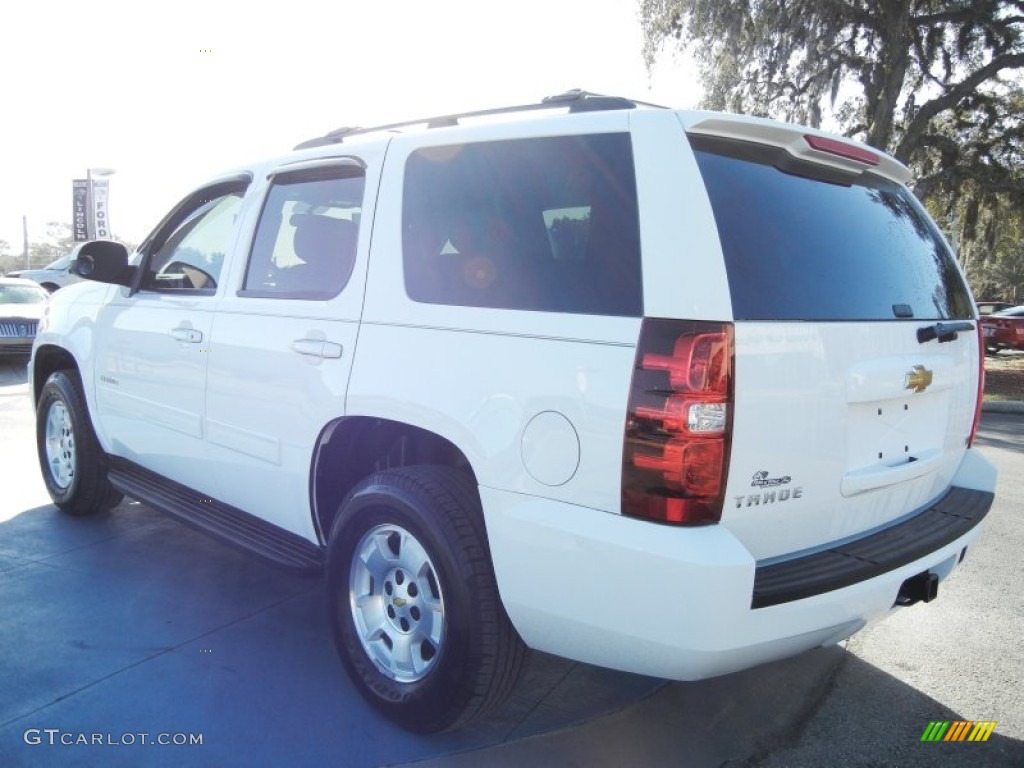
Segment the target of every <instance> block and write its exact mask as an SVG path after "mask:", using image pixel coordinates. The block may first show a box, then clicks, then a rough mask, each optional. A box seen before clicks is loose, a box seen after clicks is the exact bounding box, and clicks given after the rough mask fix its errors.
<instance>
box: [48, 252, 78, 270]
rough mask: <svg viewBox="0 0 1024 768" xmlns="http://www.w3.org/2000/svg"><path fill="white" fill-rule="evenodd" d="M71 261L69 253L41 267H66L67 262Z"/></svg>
mask: <svg viewBox="0 0 1024 768" xmlns="http://www.w3.org/2000/svg"><path fill="white" fill-rule="evenodd" d="M70 263H71V254H68V255H67V256H61V257H60V258H59V259H57V260H56V261H54V262H51V263H50V264H47V265H46V266H45V267H43V269H67V266H68V264H70Z"/></svg>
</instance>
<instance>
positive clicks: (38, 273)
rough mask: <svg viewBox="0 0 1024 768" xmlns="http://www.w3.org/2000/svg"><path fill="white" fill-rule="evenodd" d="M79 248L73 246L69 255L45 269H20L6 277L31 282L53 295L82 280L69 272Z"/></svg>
mask: <svg viewBox="0 0 1024 768" xmlns="http://www.w3.org/2000/svg"><path fill="white" fill-rule="evenodd" d="M80 247H81V246H80V245H78V246H75V249H74V250H72V251H71V252H70V253H67V254H65V255H63V256H61V257H60V258H59V259H57V260H56V261H54V262H51V263H50V264H47V265H46V266H45V267H40V268H39V269H21V270H17V271H15V272H8V273H7V277H20V278H23V279H25V280H32V281H34V282H36V283H39V285H41V286H43V288H45V289H46V290H48V291H49V292H50V293H53V292H54V291H56V290H57V289H58V288H63V287H64V286H66V285H71V284H72V283H77V282H79V281H80V280H81V279H82V278H81V277H79V276H78V275H76V274H74V273H73V272H72V271H71V262H72V260H73V259H74V257H75V252H76V251H77V250H78V249H79V248H80Z"/></svg>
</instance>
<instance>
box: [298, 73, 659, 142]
mask: <svg viewBox="0 0 1024 768" xmlns="http://www.w3.org/2000/svg"><path fill="white" fill-rule="evenodd" d="M638 106H644V107H658V108H659V109H663V107H660V106H659V105H657V104H648V103H647V102H643V101H635V100H632V99H625V98H623V97H621V96H604V95H602V94H599V93H591V92H590V91H582V90H580V89H579V88H574V89H573V90H571V91H566V92H565V93H559V94H556V95H554V96H546V97H545V98H543V99H541V101H540V102H539V103H537V104H520V105H517V106H513V107H498V108H496V109H480V110H476V111H474V112H458V113H456V114H452V115H438V116H436V117H421V118H419V119H418V120H405V121H403V122H401V123H388V124H387V125H375V126H372V127H368V128H360V127H346V128H336V129H335V130H333V131H330V132H328V133H327V134H325V135H323V136H317V137H316V138H313V139H309V140H307V141H304V142H302V143H301V144H297V145H296V146H295V149H308V148H309V147H322V146H325V145H328V144H340V143H341V142H342V141H344V140H345V138H346V137H347V136H357V135H359V134H361V133H376V132H378V131H393V130H396V129H398V128H407V127H409V126H412V125H425V126H426V127H427V128H428V129H429V128H449V127H452V126H456V125H458V124H459V120H462V119H465V118H473V117H488V116H490V115H503V114H508V113H512V112H532V111H535V110H541V109H557V108H559V107H567V108H568V110H569V112H603V111H607V110H613V109H635V108H636V107H638Z"/></svg>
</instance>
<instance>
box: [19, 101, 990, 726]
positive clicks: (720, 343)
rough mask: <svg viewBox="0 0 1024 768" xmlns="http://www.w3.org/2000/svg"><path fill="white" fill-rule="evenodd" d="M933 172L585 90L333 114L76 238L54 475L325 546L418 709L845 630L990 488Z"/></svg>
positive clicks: (938, 574) (107, 499)
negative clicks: (550, 678) (100, 233)
mask: <svg viewBox="0 0 1024 768" xmlns="http://www.w3.org/2000/svg"><path fill="white" fill-rule="evenodd" d="M481 117H483V118H486V119H482V120H481V119H479V118H481ZM908 176H909V174H908V171H907V169H906V168H905V167H903V166H902V165H901V164H900V163H898V162H897V161H895V160H893V159H892V158H890V157H887V156H885V155H883V154H881V153H879V152H877V151H875V150H873V149H870V148H868V147H866V146H863V145H861V144H857V143H855V142H852V141H850V140H847V139H841V138H837V137H832V136H829V135H826V134H823V133H821V132H819V131H816V130H812V129H808V128H802V127H798V126H793V125H786V124H782V123H777V122H771V121H766V120H761V119H754V118H749V117H739V116H733V115H723V114H710V113H703V112H689V111H676V110H672V109H663V108H652V107H647V106H645V105H638V104H635V103H633V102H630V101H628V100H626V99H621V98H616V97H601V96H594V95H591V94H586V93H582V92H572V93H569V94H565V95H562V96H560V97H555V98H554V99H549V100H545V101H544V102H541V103H539V104H535V105H527V106H521V107H510V108H508V109H503V110H488V111H485V112H477V113H469V114H463V115H448V116H444V117H441V118H433V119H429V120H419V121H415V122H414V123H409V124H403V125H391V126H384V127H382V128H377V129H362V130H339V131H335V132H332V133H329V134H327V135H325V136H323V137H319V138H317V139H313V140H310V141H307V142H304V143H303V144H301V145H299V147H298V148H296V150H294V151H293V152H290V153H288V154H286V155H283V156H280V157H275V158H272V159H269V160H267V161H265V162H262V163H258V164H254V165H250V166H247V167H244V168H239V169H236V170H234V171H232V172H230V173H228V174H225V175H221V176H218V177H216V178H214V179H212V180H211V181H210V182H209V183H208V184H206V185H204V186H203V187H201V188H199V189H197V190H195V191H193V192H192V193H190V194H189V195H188V196H187V197H185V198H184V199H183V200H182V202H181V203H180V204H179V205H178V206H177V207H176V208H174V209H173V210H172V211H171V212H170V213H169V214H168V215H167V216H166V217H165V218H164V220H163V221H162V223H161V224H160V225H159V226H158V227H157V228H156V229H155V230H154V231H153V233H152V234H151V235H150V236H149V237H148V238H147V239H146V241H145V242H144V243H143V244H142V246H140V248H139V250H138V251H137V252H136V253H135V254H134V255H132V256H130V257H129V254H128V253H127V252H126V250H125V248H124V247H123V246H120V245H118V244H116V243H112V242H96V243H91V244H89V245H86V246H83V248H82V249H81V252H80V254H79V256H78V259H77V261H76V264H75V267H74V269H75V270H76V272H77V273H78V274H80V275H83V276H87V277H89V278H91V282H89V283H86V284H83V285H78V286H74V287H72V288H71V289H69V290H66V291H61V292H60V293H59V294H58V295H57V296H55V297H54V299H53V301H52V302H51V305H50V310H49V314H48V317H47V318H46V319H45V320H44V322H43V326H42V328H41V329H40V332H39V336H38V339H37V341H36V344H35V347H34V355H33V360H32V363H31V366H30V374H31V384H32V394H33V397H34V398H35V402H36V410H37V416H38V424H39V427H38V435H39V457H40V462H41V465H42V471H43V476H44V478H45V481H46V485H47V487H48V489H49V491H50V494H51V495H52V497H53V499H54V502H55V503H56V504H57V506H59V507H60V508H61V509H63V510H65V511H66V512H68V513H71V514H76V515H80V514H90V513H93V512H96V511H97V510H100V509H104V508H108V507H110V506H112V505H114V504H116V503H117V501H118V499H119V498H120V497H121V494H127V495H129V496H132V497H134V498H136V499H139V500H141V501H143V502H145V503H147V504H149V505H151V506H153V507H156V508H158V509H162V510H164V511H166V512H168V513H170V514H172V515H175V516H177V517H179V518H181V519H183V520H185V521H188V522H189V523H191V524H193V525H196V526H198V527H200V528H202V529H205V530H207V531H209V532H210V533H212V534H214V535H217V536H220V537H222V538H224V539H227V540H230V541H233V542H235V543H236V544H240V545H242V546H245V547H247V548H249V549H252V550H253V551H255V552H258V553H261V554H263V555H265V556H267V557H270V558H272V559H274V560H276V561H278V562H281V563H285V564H288V565H292V566H295V567H301V568H310V569H323V570H324V571H325V577H326V581H327V586H328V593H329V607H330V616H331V626H332V631H333V633H334V637H335V639H336V642H337V646H338V650H339V653H340V655H341V658H342V661H343V662H344V665H345V667H346V669H347V670H348V672H349V674H350V676H351V678H352V680H353V682H354V684H355V686H356V687H357V688H358V689H359V690H360V692H361V693H362V694H363V695H364V696H365V697H366V699H367V700H368V701H369V702H370V703H371V704H373V705H374V706H375V707H377V708H378V709H379V710H380V711H381V712H383V713H384V714H385V715H386V716H388V717H390V718H392V719H393V720H395V721H396V722H398V723H401V724H402V725H404V726H406V727H408V728H411V729H414V730H419V731H437V730H442V729H446V728H453V727H457V726H459V725H462V724H465V723H467V722H469V721H470V720H471V719H472V718H473V717H476V716H478V715H480V714H481V713H483V712H485V711H486V710H487V709H488V708H489V707H492V706H493V705H495V704H496V703H497V702H499V701H500V700H501V699H502V697H504V696H505V695H506V694H507V693H508V691H509V690H510V689H511V687H512V686H513V684H514V683H515V680H516V677H517V675H518V673H519V670H520V668H521V666H522V662H523V658H524V652H525V648H526V647H529V648H535V649H540V650H543V651H547V652H550V653H554V654H560V655H562V656H566V657H569V658H572V659H578V660H580V661H584V662H589V663H592V664H598V665H602V666H606V667H613V668H616V669H621V670H628V671H631V672H637V673H641V674H645V675H655V676H659V677H665V678H673V679H678V680H694V679H699V678H705V677H709V676H714V675H722V674H725V673H728V672H732V671H735V670H740V669H744V668H747V667H751V666H754V665H757V664H761V663H764V662H768V661H771V660H774V659H780V658H783V657H788V656H792V655H795V654H798V653H800V652H802V651H805V650H808V649H811V648H815V647H818V646H823V645H828V644H831V643H836V642H837V641H839V640H842V639H844V638H846V637H849V636H850V635H851V634H853V633H854V632H856V631H858V630H859V629H861V628H863V627H864V626H866V625H867V624H868V623H869V622H872V621H875V620H876V619H880V618H882V617H884V616H886V615H888V614H890V613H891V612H892V611H894V610H897V609H898V608H899V607H901V606H907V605H910V604H913V603H915V602H919V601H929V600H931V599H932V598H934V597H935V596H936V594H937V591H938V587H939V585H940V584H941V582H942V581H943V580H944V579H946V578H947V577H948V576H949V575H950V574H951V573H952V572H953V570H954V569H955V568H956V566H957V564H958V563H960V562H961V561H962V560H963V558H964V556H965V554H966V552H967V550H968V548H969V546H970V545H971V543H972V542H973V541H974V540H975V538H976V537H977V535H978V532H979V530H980V526H979V524H980V523H981V521H982V520H983V518H984V517H985V515H986V513H987V512H988V510H989V507H990V505H991V503H992V499H993V490H994V488H995V480H996V473H995V469H994V468H993V466H992V465H991V464H990V463H989V462H988V461H986V459H985V458H984V457H982V456H981V455H980V454H979V452H978V451H977V450H976V449H974V448H972V442H973V440H974V436H975V432H976V429H977V425H978V419H979V416H980V403H981V392H980V382H981V376H980V371H981V366H982V357H983V356H982V354H981V337H980V334H979V330H978V321H977V317H976V310H975V306H974V303H973V299H972V297H971V294H970V292H969V290H968V287H967V285H966V282H965V281H964V278H963V275H962V274H961V271H960V269H959V267H958V265H957V262H956V260H955V258H954V257H953V255H952V253H951V252H950V249H949V247H948V246H947V244H946V243H945V242H944V241H943V239H942V237H941V235H940V234H939V232H938V230H937V228H936V227H935V224H934V223H933V222H932V220H931V219H930V218H929V217H928V215H927V213H925V211H924V209H923V208H922V207H921V206H920V205H919V204H918V203H917V201H916V200H915V199H914V197H913V195H912V194H911V193H910V192H909V191H908V189H907V187H906V186H905V182H906V181H907V179H908ZM950 642H954V640H953V639H952V638H951V640H950Z"/></svg>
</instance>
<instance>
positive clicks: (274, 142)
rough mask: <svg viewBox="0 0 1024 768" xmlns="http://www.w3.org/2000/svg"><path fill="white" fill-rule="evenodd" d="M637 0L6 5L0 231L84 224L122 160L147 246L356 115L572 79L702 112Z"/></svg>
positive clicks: (442, 108) (559, 87) (442, 105)
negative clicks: (95, 185) (99, 173)
mask: <svg viewBox="0 0 1024 768" xmlns="http://www.w3.org/2000/svg"><path fill="white" fill-rule="evenodd" d="M642 47H643V40H642V34H641V31H640V23H639V11H638V0H517V1H515V2H506V3H490V2H482V1H481V0H476V1H475V2H474V1H472V0H433V2H411V1H410V0H390V1H389V2H373V1H372V0H365V1H364V2H360V3H352V2H347V1H346V0H333V2H326V1H325V0H292V1H291V2H280V1H278V2H273V0H271V2H267V3H261V2H235V1H234V0H206V1H205V2H200V1H197V0H175V2H173V3H159V4H156V3H152V4H151V3H147V2H145V1H144V0H143V1H141V2H140V1H139V0H135V1H134V2H126V1H124V0H113V1H112V0H107V1H104V0H93V1H92V2H81V1H80V0H78V1H73V0H51V1H50V2H29V0H21V2H16V3H10V2H8V3H4V4H3V5H2V10H0V167H2V169H3V174H4V176H5V180H4V183H3V184H0V240H6V241H7V243H8V244H9V246H10V250H11V251H12V252H14V253H21V252H22V240H23V238H22V217H23V216H24V217H27V221H28V233H29V239H30V241H39V240H42V239H44V238H45V233H46V224H47V222H50V221H62V222H70V219H71V181H72V179H75V178H85V175H86V169H88V168H107V169H113V170H114V171H116V173H115V174H114V175H112V176H110V200H109V205H110V219H111V224H112V229H113V231H114V233H115V234H116V235H117V236H118V237H119V238H121V239H123V240H127V241H130V242H136V243H137V242H139V241H141V240H142V238H143V237H145V235H146V234H148V232H149V231H150V229H152V227H153V226H155V225H156V223H157V222H158V221H159V219H160V218H162V216H163V215H164V214H165V213H166V212H167V211H168V210H169V209H170V208H171V207H172V206H173V205H174V203H176V202H177V201H178V200H179V199H180V198H182V197H183V196H184V195H186V194H187V193H188V192H190V191H191V190H192V189H194V188H195V187H197V186H198V185H200V184H201V183H203V182H204V181H206V180H207V179H210V178H212V177H214V176H216V175H217V174H218V173H220V172H221V171H224V170H228V169H231V168H234V167H237V166H240V165H244V164H245V163H246V162H248V161H251V160H256V159H260V158H265V157H270V156H273V155H276V154H283V153H285V152H287V151H288V150H290V149H291V148H292V147H293V146H294V145H295V144H297V143H298V142H300V141H302V140H304V139H308V138H311V137H313V136H317V135H321V134H323V133H326V132H327V131H328V130H331V129H333V128H337V127H339V126H344V125H363V126H365V125H375V124H381V123H384V122H392V121H398V120H405V119H413V118H419V117H425V116H430V115H437V114H445V113H449V112H458V111H468V110H474V109H486V108H490V107H499V106H505V105H510V104H525V103H532V102H536V101H538V100H539V99H541V98H542V97H544V96H547V95H550V94H555V93H561V92H563V91H566V90H568V89H570V88H584V89H586V90H589V91H594V92H596V93H608V94H615V95H621V96H629V97H633V98H636V99H641V100H645V101H652V102H654V103H659V104H666V105H670V106H674V107H692V106H695V104H696V101H697V100H698V99H699V95H700V94H699V86H698V84H697V78H696V76H695V74H694V73H693V69H692V66H689V65H687V63H686V62H685V61H684V60H682V59H681V58H679V57H676V56H672V55H666V56H665V57H663V59H664V60H663V61H660V62H659V65H658V66H657V67H656V68H655V70H654V72H653V73H648V71H647V68H646V67H645V65H644V62H643V57H642Z"/></svg>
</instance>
